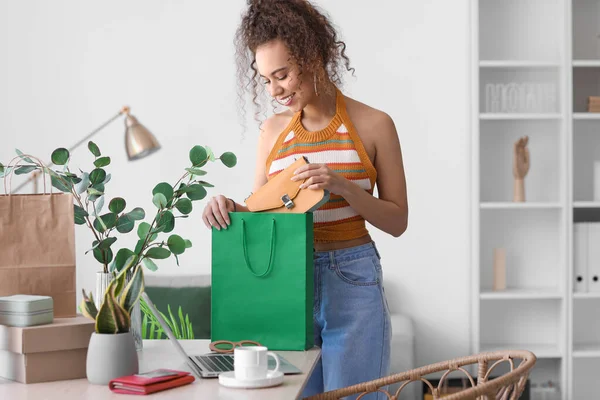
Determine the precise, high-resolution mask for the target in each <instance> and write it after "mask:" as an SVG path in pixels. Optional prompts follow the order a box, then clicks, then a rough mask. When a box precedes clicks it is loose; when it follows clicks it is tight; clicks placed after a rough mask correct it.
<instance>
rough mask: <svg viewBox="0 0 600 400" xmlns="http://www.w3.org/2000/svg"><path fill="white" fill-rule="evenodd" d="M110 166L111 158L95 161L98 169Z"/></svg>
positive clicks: (101, 158)
mask: <svg viewBox="0 0 600 400" xmlns="http://www.w3.org/2000/svg"><path fill="white" fill-rule="evenodd" d="M109 164H110V157H100V158H99V159H97V160H96V161H94V165H95V166H96V167H98V168H102V167H106V166H107V165H109Z"/></svg>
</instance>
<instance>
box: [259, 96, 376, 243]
mask: <svg viewBox="0 0 600 400" xmlns="http://www.w3.org/2000/svg"><path fill="white" fill-rule="evenodd" d="M336 91H337V94H336V113H335V116H334V117H333V119H332V120H331V122H330V123H329V125H327V126H326V127H325V128H324V129H321V130H319V131H314V132H309V131H307V130H306V129H305V128H304V127H303V126H302V122H301V111H300V112H297V113H296V114H294V117H293V118H292V120H291V121H290V123H289V124H288V126H287V127H286V128H285V129H284V130H283V132H282V133H281V134H280V135H279V137H278V138H277V141H276V142H275V145H274V146H273V149H272V150H271V153H270V154H269V157H268V158H267V165H266V171H267V179H271V178H273V177H274V176H276V175H277V174H278V173H279V172H281V171H282V170H283V169H285V168H286V167H288V166H289V165H291V164H292V163H293V162H294V161H295V160H296V159H298V158H299V157H301V156H305V157H306V158H307V159H308V161H309V162H310V163H316V164H327V166H328V167H329V168H330V169H332V170H333V171H335V172H337V173H338V174H340V175H342V176H343V177H344V178H346V179H348V180H350V181H352V182H354V183H355V184H357V185H358V186H359V187H361V188H362V189H364V190H366V191H367V192H369V193H370V194H373V188H374V187H375V180H376V179H377V171H376V170H375V167H374V166H373V164H372V163H371V160H370V159H369V157H368V155H367V152H366V151H365V148H364V146H363V144H362V142H361V140H360V138H359V137H358V134H357V133H356V129H355V128H354V125H352V122H351V121H350V118H349V117H348V113H347V112H346V105H345V102H344V96H343V94H342V93H341V92H340V91H339V90H337V89H336ZM313 221H314V240H315V242H321V243H324V242H336V241H342V240H351V239H357V238H360V237H363V236H366V235H368V234H369V232H368V231H367V228H366V226H365V220H364V218H363V217H362V216H360V215H359V214H358V213H357V212H356V211H355V210H354V209H353V208H352V207H351V206H350V205H349V204H348V202H347V201H346V200H345V199H344V198H343V197H342V196H339V195H336V194H333V193H331V196H330V198H329V201H328V202H327V203H325V204H324V205H323V206H321V208H319V209H318V210H316V211H315V212H314V214H313Z"/></svg>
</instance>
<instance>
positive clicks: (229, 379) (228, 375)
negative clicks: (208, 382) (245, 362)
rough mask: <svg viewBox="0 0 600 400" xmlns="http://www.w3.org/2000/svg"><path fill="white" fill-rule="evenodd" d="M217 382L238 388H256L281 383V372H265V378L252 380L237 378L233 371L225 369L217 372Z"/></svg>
mask: <svg viewBox="0 0 600 400" xmlns="http://www.w3.org/2000/svg"><path fill="white" fill-rule="evenodd" d="M219 383H220V384H221V385H223V386H226V387H230V388H239V389H258V388H266V387H271V386H277V385H281V384H282V383H283V372H281V371H275V372H270V373H268V374H267V377H266V378H262V379H254V380H251V381H250V380H247V381H246V380H244V381H241V380H237V379H235V371H227V372H223V373H221V374H219Z"/></svg>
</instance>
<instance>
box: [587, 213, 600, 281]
mask: <svg viewBox="0 0 600 400" xmlns="http://www.w3.org/2000/svg"><path fill="white" fill-rule="evenodd" d="M588 229H589V231H588V263H587V264H588V290H589V291H590V292H600V223H598V222H590V223H589V224H588Z"/></svg>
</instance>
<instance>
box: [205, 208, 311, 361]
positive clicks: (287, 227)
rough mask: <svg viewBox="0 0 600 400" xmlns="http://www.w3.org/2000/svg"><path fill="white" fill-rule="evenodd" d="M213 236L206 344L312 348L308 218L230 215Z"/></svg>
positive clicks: (276, 348) (297, 216)
mask: <svg viewBox="0 0 600 400" xmlns="http://www.w3.org/2000/svg"><path fill="white" fill-rule="evenodd" d="M229 215H230V218H231V225H230V226H229V227H228V229H221V230H220V231H218V230H216V229H214V228H213V230H212V288H211V297H212V299H211V308H212V310H211V339H212V340H213V341H216V340H230V341H239V340H254V341H257V342H259V343H261V344H262V345H264V346H267V347H268V348H269V349H272V350H306V349H309V348H311V347H313V341H314V337H313V295H314V294H313V218H312V213H308V214H281V213H230V214H229Z"/></svg>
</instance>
